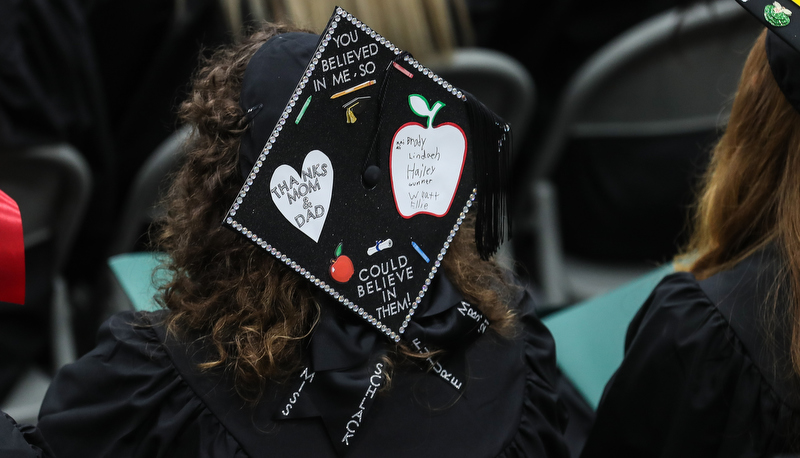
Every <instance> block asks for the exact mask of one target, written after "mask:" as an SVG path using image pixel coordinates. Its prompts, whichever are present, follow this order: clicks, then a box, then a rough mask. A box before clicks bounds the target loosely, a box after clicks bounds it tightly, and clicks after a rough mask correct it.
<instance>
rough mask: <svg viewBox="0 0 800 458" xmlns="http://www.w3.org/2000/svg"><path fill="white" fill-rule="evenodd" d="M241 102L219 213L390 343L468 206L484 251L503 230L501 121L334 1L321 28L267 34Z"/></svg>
mask: <svg viewBox="0 0 800 458" xmlns="http://www.w3.org/2000/svg"><path fill="white" fill-rule="evenodd" d="M240 103H241V106H242V108H243V109H244V110H245V112H247V113H248V115H249V116H250V117H251V124H250V127H249V129H248V131H246V132H245V134H244V135H243V138H242V143H241V147H240V167H241V170H242V172H243V175H244V177H245V180H246V181H245V184H244V185H243V186H242V189H241V191H240V193H239V195H238V197H237V198H236V201H235V202H234V203H233V205H232V206H231V208H230V211H229V212H228V215H227V216H226V218H225V224H226V225H228V226H230V227H232V228H233V229H235V230H237V231H239V232H241V233H242V234H243V235H244V236H246V237H247V238H248V239H249V240H250V241H252V242H253V243H256V244H257V245H259V246H260V247H262V248H263V249H265V250H267V251H268V252H269V253H271V254H272V255H274V256H275V257H276V258H278V259H279V260H280V261H282V262H284V263H285V264H286V265H287V266H289V267H290V268H292V269H294V270H295V271H297V273H298V274H299V275H303V276H305V278H307V279H308V280H309V281H311V282H313V283H314V284H315V285H317V286H319V287H320V288H322V289H323V290H324V291H325V292H326V293H328V294H330V295H331V296H332V297H333V298H334V299H336V300H338V301H339V302H340V303H342V304H343V305H344V306H346V307H347V308H349V309H351V310H352V311H354V312H356V313H357V314H358V315H360V316H361V317H363V318H364V319H365V320H366V321H368V322H369V323H371V324H372V325H374V326H375V327H377V328H378V329H379V330H380V331H381V332H382V333H384V334H385V335H386V336H388V337H389V338H390V339H392V340H393V341H399V340H400V335H401V334H402V333H403V332H404V331H405V329H406V327H407V326H408V323H409V321H410V320H411V318H412V316H413V315H414V312H415V310H416V309H417V307H418V305H419V304H420V303H421V302H422V300H423V298H424V297H425V294H426V292H427V290H428V287H429V286H430V284H431V281H432V280H433V278H434V277H435V275H436V273H437V271H438V270H439V269H440V268H441V261H442V259H443V257H444V256H445V254H446V253H447V250H448V248H449V246H450V244H451V243H452V241H453V238H454V237H455V235H456V233H457V232H458V230H459V228H460V227H461V224H462V222H463V220H464V217H465V215H466V213H467V212H469V211H470V210H471V209H473V208H476V207H477V210H478V215H477V217H478V218H477V223H476V241H477V244H478V250H479V252H480V253H481V255H482V256H483V257H484V258H485V257H488V256H489V255H491V254H493V253H494V251H496V249H497V247H498V245H499V244H500V242H501V241H502V237H503V233H504V227H503V219H504V213H505V198H506V195H505V189H506V186H507V179H506V177H505V176H504V173H505V168H506V161H507V154H508V151H509V149H510V131H509V129H508V126H507V125H506V123H505V122H504V121H502V119H500V118H499V117H497V116H496V115H495V114H494V113H492V112H491V111H489V110H488V109H487V108H485V107H484V106H483V105H481V104H480V102H478V101H477V100H475V99H473V98H472V97H471V96H470V95H469V94H466V93H465V92H463V91H461V90H459V89H458V88H455V87H453V86H452V85H450V84H448V83H447V82H446V81H444V80H443V79H442V78H440V77H438V76H437V75H435V74H434V73H433V72H432V71H430V70H429V69H427V68H425V67H424V66H423V65H422V64H420V63H419V62H417V61H416V60H415V59H414V58H413V57H412V56H410V55H408V54H407V53H404V52H402V51H401V50H400V49H398V48H397V47H395V46H394V45H393V44H392V43H391V42H390V41H389V40H387V39H386V38H385V37H382V36H380V35H379V34H378V33H377V32H375V31H374V30H372V29H370V28H369V27H368V26H367V25H366V24H363V23H362V22H361V21H359V20H358V19H356V18H355V17H353V16H352V15H350V14H348V13H347V12H346V11H344V10H343V9H341V8H336V9H335V11H334V14H333V16H332V17H331V19H330V21H329V22H328V25H327V26H326V29H325V32H324V33H323V35H322V36H316V35H311V34H304V33H289V34H283V35H278V36H276V37H273V38H272V39H270V40H269V41H267V43H265V44H264V45H263V46H262V47H261V49H259V50H258V51H257V52H256V53H255V55H254V56H253V58H252V59H251V61H250V63H249V64H248V67H247V69H246V71H245V75H244V79H243V82H242V96H241V102H240Z"/></svg>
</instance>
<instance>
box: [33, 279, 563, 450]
mask: <svg viewBox="0 0 800 458" xmlns="http://www.w3.org/2000/svg"><path fill="white" fill-rule="evenodd" d="M342 311H344V312H347V313H348V316H351V315H352V314H350V313H349V311H345V310H342ZM422 313H424V312H422ZM519 315H520V318H521V324H522V326H521V331H520V332H519V333H518V335H516V336H515V337H514V338H511V339H501V338H499V337H497V336H496V335H494V334H492V333H487V334H484V335H483V336H481V337H480V338H478V339H477V340H476V341H474V342H473V343H472V344H470V345H469V346H468V347H467V348H466V350H464V353H465V356H466V361H467V367H468V371H467V379H465V382H464V386H465V387H466V388H465V390H464V392H463V394H462V395H459V394H458V393H457V392H456V391H455V390H454V389H453V388H452V387H450V386H448V384H447V383H446V382H444V381H443V380H442V379H441V378H439V377H437V376H436V375H434V374H432V372H430V371H427V372H426V371H424V370H420V368H418V367H416V366H412V367H407V366H405V365H401V366H398V367H396V368H395V372H394V374H393V377H392V380H391V386H390V388H389V389H388V390H387V391H386V392H383V393H380V394H379V395H377V396H376V397H375V400H374V402H373V404H372V407H371V409H370V411H369V412H367V414H366V415H365V417H364V420H363V422H362V424H361V426H360V429H359V439H358V440H357V441H355V443H354V444H353V445H352V446H351V448H350V449H349V450H348V452H347V455H346V456H347V458H351V457H352V458H355V457H367V456H383V457H393V456H397V457H409V456H413V457H426V456H436V457H441V456H470V457H491V456H502V457H566V456H568V451H567V448H566V445H565V443H564V439H563V430H564V425H565V420H566V419H565V415H564V411H563V406H562V404H561V403H560V402H559V401H558V397H557V394H556V392H555V390H554V388H553V386H554V383H553V380H554V379H555V377H556V373H555V371H556V369H555V348H554V342H553V340H552V337H551V335H550V333H549V332H548V331H547V329H546V328H545V327H544V326H543V325H542V323H541V322H540V321H539V320H538V318H536V316H535V314H534V309H533V304H532V301H531V299H530V297H529V296H528V295H527V294H525V295H524V297H523V298H522V300H521V302H520V304H519ZM164 316H165V315H164V312H156V313H141V312H139V313H133V312H124V313H121V314H118V315H115V316H113V317H112V318H110V319H109V320H108V321H107V322H106V323H105V324H104V325H103V326H102V327H101V329H100V331H99V335H98V339H99V343H98V345H97V347H96V348H95V349H94V350H93V351H91V352H90V353H88V354H87V355H85V356H84V357H82V358H81V359H80V360H78V361H77V362H76V363H73V364H71V365H68V366H66V367H64V368H63V369H62V370H61V371H60V372H59V373H58V374H57V376H56V377H55V380H54V381H53V383H52V385H51V387H50V389H49V391H48V394H47V397H46V398H45V400H44V403H43V405H42V410H41V413H40V417H39V423H38V427H39V428H40V429H41V431H42V433H43V434H44V437H45V439H46V440H47V441H48V443H49V444H50V446H51V447H52V449H53V451H54V452H55V454H56V455H57V456H59V457H72V456H79V457H86V458H91V457H101V456H102V457H107V456H113V457H134V456H135V457H148V458H154V457H182V456H186V457H260V456H264V457H266V456H270V457H280V456H314V457H325V456H336V454H335V451H334V448H333V446H332V442H331V439H329V436H328V435H327V432H326V430H325V428H324V426H323V423H322V422H321V421H320V419H319V417H317V418H304V419H296V420H282V421H274V420H273V418H274V416H275V414H276V412H278V411H279V410H280V409H283V408H284V406H286V405H287V394H288V392H287V390H286V389H285V387H284V386H281V385H277V384H273V385H270V386H269V387H268V389H267V392H266V394H265V395H264V396H263V398H262V400H261V401H260V402H259V403H258V404H257V405H255V406H253V405H248V404H246V403H244V402H243V401H242V400H241V399H240V398H239V397H237V395H236V393H235V392H234V390H233V389H232V384H231V382H230V379H228V378H226V376H224V374H223V375H219V374H214V373H208V372H206V373H200V372H199V371H198V369H196V365H195V362H196V361H197V360H193V355H198V354H199V355H201V356H202V354H203V352H204V351H205V350H204V349H203V348H199V347H195V346H193V345H186V344H183V343H181V342H177V341H175V340H174V339H173V338H171V337H169V336H167V335H166V334H165V331H164V327H163V325H161V324H160V323H161V321H162V319H163V318H164ZM354 319H356V321H358V319H357V318H354ZM358 326H362V327H363V325H362V324H361V323H360V322H358ZM318 329H319V328H318ZM370 332H371V330H370Z"/></svg>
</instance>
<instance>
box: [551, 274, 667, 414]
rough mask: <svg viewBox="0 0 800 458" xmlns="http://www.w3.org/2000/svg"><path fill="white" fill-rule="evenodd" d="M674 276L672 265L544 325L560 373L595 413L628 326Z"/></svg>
mask: <svg viewBox="0 0 800 458" xmlns="http://www.w3.org/2000/svg"><path fill="white" fill-rule="evenodd" d="M673 271H674V269H673V267H672V264H668V265H665V266H662V267H660V268H657V269H655V270H653V271H652V272H650V273H648V274H646V275H644V276H642V277H639V278H638V279H636V280H634V281H632V282H630V283H627V284H625V285H623V286H621V287H619V288H617V289H615V290H613V291H610V292H608V293H606V294H602V295H600V296H596V297H593V298H591V299H587V300H585V301H583V302H579V303H577V304H575V305H572V306H569V307H567V308H565V309H563V310H560V311H557V312H553V313H551V314H549V315H547V316H546V317H544V319H543V320H542V321H543V322H544V323H545V325H546V326H547V327H548V328H549V329H550V332H551V333H552V334H553V338H554V339H555V342H556V359H557V361H558V366H559V368H560V369H561V371H562V372H563V373H564V374H565V375H566V376H567V377H568V378H569V379H570V380H571V381H572V383H573V384H574V385H575V387H576V388H577V389H578V391H579V392H580V393H581V394H582V395H583V396H584V398H586V401H587V402H588V403H589V404H590V405H591V406H592V408H594V409H596V408H597V404H598V403H599V402H600V397H601V396H602V394H603V389H604V388H605V385H606V383H607V382H608V380H609V379H610V378H611V376H612V375H614V371H616V370H617V367H619V365H620V363H621V362H622V357H623V355H624V350H625V333H626V331H627V329H628V324H629V323H630V321H631V319H632V318H633V316H634V315H635V314H636V312H637V311H638V310H639V308H640V307H641V306H642V304H643V303H644V301H645V300H646V299H647V297H648V296H649V295H650V293H651V292H652V290H653V288H654V287H655V286H656V285H657V284H658V282H659V281H661V279H662V278H664V276H666V275H667V274H670V273H672V272H673Z"/></svg>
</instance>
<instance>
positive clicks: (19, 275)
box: [0, 191, 25, 304]
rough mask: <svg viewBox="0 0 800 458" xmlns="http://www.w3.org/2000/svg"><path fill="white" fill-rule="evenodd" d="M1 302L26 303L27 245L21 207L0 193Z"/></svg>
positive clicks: (6, 195)
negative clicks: (23, 230) (23, 236)
mask: <svg viewBox="0 0 800 458" xmlns="http://www.w3.org/2000/svg"><path fill="white" fill-rule="evenodd" d="M0 301H2V302H12V303H14V304H24V303H25V243H24V241H23V239H22V216H20V213H19V206H18V205H17V202H16V201H14V199H12V198H11V197H9V196H8V194H6V193H4V192H3V191H0Z"/></svg>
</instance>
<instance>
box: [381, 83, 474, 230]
mask: <svg viewBox="0 0 800 458" xmlns="http://www.w3.org/2000/svg"><path fill="white" fill-rule="evenodd" d="M408 106H409V108H410V109H411V112H412V113H414V114H415V115H417V116H419V117H421V118H425V119H426V121H427V122H426V123H425V124H424V125H423V124H420V123H418V122H407V123H405V124H403V125H402V126H400V128H399V129H397V131H396V132H395V134H394V138H392V149H391V152H390V155H389V168H390V172H391V173H390V174H389V176H390V177H391V180H392V193H393V194H394V202H395V205H396V206H397V212H398V213H399V214H400V216H402V217H403V218H411V217H413V216H415V215H418V214H424V215H432V216H436V217H442V216H444V215H446V214H447V213H448V212H449V211H450V205H451V204H452V203H453V199H454V198H455V195H456V190H457V189H458V184H459V181H460V180H461V172H462V171H463V170H464V162H465V161H466V158H467V136H466V134H464V130H463V129H462V128H461V127H460V126H458V125H457V124H455V123H452V122H443V123H441V124H438V125H436V126H434V118H436V114H437V113H438V112H439V110H441V109H442V108H444V107H445V104H444V102H441V101H438V100H437V101H436V102H434V103H433V105H432V106H431V105H429V104H428V100H427V99H426V98H425V97H423V96H422V95H419V94H410V95H409V96H408Z"/></svg>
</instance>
